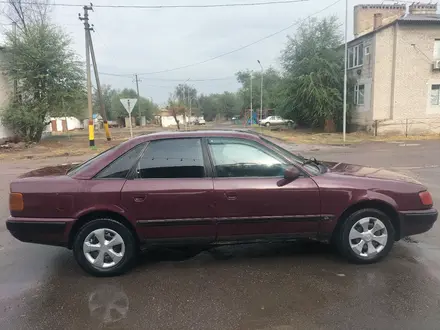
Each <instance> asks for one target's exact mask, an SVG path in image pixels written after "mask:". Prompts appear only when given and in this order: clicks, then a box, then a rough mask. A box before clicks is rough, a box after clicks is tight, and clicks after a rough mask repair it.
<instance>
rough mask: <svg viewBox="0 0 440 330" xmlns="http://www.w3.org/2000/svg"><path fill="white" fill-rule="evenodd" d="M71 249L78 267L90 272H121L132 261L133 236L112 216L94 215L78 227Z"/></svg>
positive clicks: (134, 253) (107, 274)
mask: <svg viewBox="0 0 440 330" xmlns="http://www.w3.org/2000/svg"><path fill="white" fill-rule="evenodd" d="M73 253H74V256H75V259H76V261H77V262H78V264H79V265H80V266H81V268H82V269H84V270H85V271H86V272H88V273H89V274H91V275H94V276H115V275H120V274H122V273H125V272H126V271H127V270H129V269H130V268H131V267H132V265H133V264H134V262H135V259H136V255H137V247H136V240H135V237H134V235H133V234H132V232H131V231H130V230H129V229H128V228H127V227H125V226H124V225H123V224H121V223H119V222H117V221H115V220H112V219H96V220H92V221H90V222H88V223H86V224H85V225H84V226H83V227H82V228H81V229H80V230H79V232H78V234H77V235H76V237H75V241H74V243H73Z"/></svg>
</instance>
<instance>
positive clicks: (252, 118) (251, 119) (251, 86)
mask: <svg viewBox="0 0 440 330" xmlns="http://www.w3.org/2000/svg"><path fill="white" fill-rule="evenodd" d="M252 115H253V108H252V71H251V126H252V122H253V120H252V119H253V118H252Z"/></svg>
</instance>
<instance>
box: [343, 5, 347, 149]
mask: <svg viewBox="0 0 440 330" xmlns="http://www.w3.org/2000/svg"><path fill="white" fill-rule="evenodd" d="M347 25H348V0H345V25H344V30H345V31H344V44H345V45H344V51H345V53H344V101H343V102H344V103H343V109H342V111H343V113H342V139H343V140H344V145H345V139H346V133H347V62H348V61H347V60H348V59H347V56H348V49H347V28H348V26H347Z"/></svg>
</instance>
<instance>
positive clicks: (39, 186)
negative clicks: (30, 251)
mask: <svg viewBox="0 0 440 330" xmlns="http://www.w3.org/2000/svg"><path fill="white" fill-rule="evenodd" d="M10 212H11V216H10V217H9V218H8V220H7V228H8V230H9V231H10V232H11V234H12V235H13V236H14V237H16V238H17V239H19V240H21V241H23V242H32V243H40V244H49V245H57V246H63V247H66V248H69V249H72V250H73V253H74V256H75V258H76V260H77V262H78V263H79V265H80V266H81V267H82V268H83V269H84V270H85V271H87V272H88V273H90V274H93V275H96V276H111V275H117V274H121V273H123V272H125V271H127V270H128V269H130V267H131V266H132V265H133V264H134V262H135V260H136V257H137V255H138V252H139V251H140V250H141V249H144V248H151V247H154V246H172V247H177V248H183V247H187V246H189V245H191V246H198V247H211V246H214V245H220V244H235V243H247V242H275V241H289V240H295V239H300V238H305V239H314V240H319V241H323V242H331V243H334V244H335V245H336V246H337V247H338V250H339V251H340V253H341V254H342V255H343V256H344V257H345V258H347V259H348V260H350V261H352V262H356V263H372V262H376V261H378V260H380V259H382V258H383V257H385V256H386V255H387V254H388V253H389V251H390V250H391V248H392V246H393V244H394V242H395V241H397V240H399V239H401V238H402V237H405V236H407V235H414V234H419V233H423V232H425V231H427V230H429V229H430V228H431V227H432V226H433V224H434V222H435V221H436V219H437V211H436V210H435V209H434V208H433V202H432V197H431V195H430V193H429V192H428V191H427V190H426V188H425V187H424V186H423V185H421V184H420V183H419V182H417V181H415V180H414V179H411V178H409V177H406V176H403V175H401V174H398V173H393V172H389V171H386V170H383V169H373V168H369V167H363V166H358V165H349V164H343V163H328V162H327V163H326V162H319V161H317V160H316V159H314V158H312V159H305V158H303V157H301V156H299V155H295V154H292V153H291V152H289V151H287V150H285V149H283V148H282V147H281V146H279V145H277V144H275V143H273V142H271V141H269V140H268V139H266V138H264V137H263V136H260V135H257V134H253V133H246V132H240V131H199V132H175V133H156V134H150V135H145V136H140V137H137V138H134V139H131V140H129V141H126V142H124V143H122V144H121V145H119V146H117V147H114V148H112V149H109V150H107V151H105V152H103V153H101V154H100V155H98V156H96V157H94V158H92V159H90V160H88V161H86V162H85V163H83V164H81V165H79V166H76V167H73V168H71V169H70V170H67V168H66V167H65V166H64V167H58V168H56V167H54V168H44V169H40V170H35V171H33V172H29V173H26V174H24V175H23V176H22V177H20V178H18V179H16V180H15V181H13V182H12V183H11V187H10Z"/></svg>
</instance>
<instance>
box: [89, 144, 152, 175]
mask: <svg viewBox="0 0 440 330" xmlns="http://www.w3.org/2000/svg"><path fill="white" fill-rule="evenodd" d="M144 147H145V143H141V144H138V145H137V146H136V147H134V148H132V149H130V150H129V151H127V152H126V153H125V154H123V155H122V156H120V157H119V158H117V159H116V160H114V161H113V162H112V163H110V165H108V166H107V167H106V168H104V169H103V170H102V171H101V172H99V173H98V174H97V175H96V176H95V178H97V179H125V178H126V177H127V175H128V172H129V171H130V169H131V168H132V167H133V165H134V164H135V163H136V161H137V160H138V159H139V154H140V153H141V152H142V150H143V149H144Z"/></svg>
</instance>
